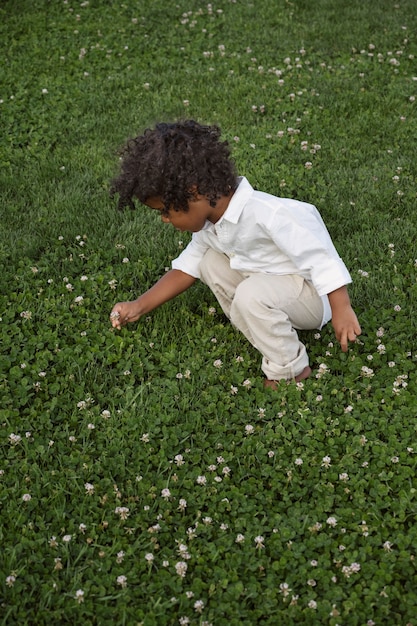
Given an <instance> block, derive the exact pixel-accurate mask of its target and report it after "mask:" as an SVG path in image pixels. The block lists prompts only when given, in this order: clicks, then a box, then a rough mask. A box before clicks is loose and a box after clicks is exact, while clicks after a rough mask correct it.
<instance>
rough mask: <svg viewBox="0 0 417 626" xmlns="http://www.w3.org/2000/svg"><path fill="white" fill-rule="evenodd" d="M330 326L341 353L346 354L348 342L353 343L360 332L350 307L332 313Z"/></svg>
mask: <svg viewBox="0 0 417 626" xmlns="http://www.w3.org/2000/svg"><path fill="white" fill-rule="evenodd" d="M332 324H333V328H334V331H335V334H336V339H337V340H338V342H339V343H340V346H341V348H342V351H343V352H347V349H348V342H349V341H355V340H356V337H358V335H360V334H361V332H362V330H361V327H360V325H359V322H358V318H357V317H356V315H355V312H354V310H353V309H352V307H351V306H349V307H346V308H345V309H344V310H342V311H337V313H336V314H335V313H333V317H332Z"/></svg>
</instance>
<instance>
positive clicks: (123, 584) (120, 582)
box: [116, 575, 127, 588]
mask: <svg viewBox="0 0 417 626" xmlns="http://www.w3.org/2000/svg"><path fill="white" fill-rule="evenodd" d="M116 582H117V584H118V585H120V586H121V587H122V588H125V587H127V578H126V576H123V575H121V576H118V577H117V579H116Z"/></svg>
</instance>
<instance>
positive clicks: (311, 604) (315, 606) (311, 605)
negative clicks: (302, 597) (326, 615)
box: [307, 600, 317, 610]
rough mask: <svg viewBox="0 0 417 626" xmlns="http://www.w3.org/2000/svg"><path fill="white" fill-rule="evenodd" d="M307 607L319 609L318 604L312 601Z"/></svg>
mask: <svg viewBox="0 0 417 626" xmlns="http://www.w3.org/2000/svg"><path fill="white" fill-rule="evenodd" d="M307 606H308V608H309V609H313V610H314V609H317V602H316V601H315V600H310V602H309V603H308V605H307Z"/></svg>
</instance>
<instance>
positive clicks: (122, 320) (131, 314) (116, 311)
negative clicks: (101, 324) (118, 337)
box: [110, 302, 140, 330]
mask: <svg viewBox="0 0 417 626" xmlns="http://www.w3.org/2000/svg"><path fill="white" fill-rule="evenodd" d="M139 318H140V313H139V311H138V307H137V303H136V302H118V303H117V304H115V305H114V307H113V309H112V312H111V313H110V322H111V325H112V326H113V328H117V330H120V329H121V327H122V326H125V325H126V324H127V323H128V322H137V321H138V319H139Z"/></svg>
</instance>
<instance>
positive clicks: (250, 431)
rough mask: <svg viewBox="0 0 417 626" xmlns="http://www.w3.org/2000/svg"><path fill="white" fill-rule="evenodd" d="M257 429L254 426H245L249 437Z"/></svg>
mask: <svg viewBox="0 0 417 626" xmlns="http://www.w3.org/2000/svg"><path fill="white" fill-rule="evenodd" d="M254 430H255V428H254V427H253V426H252V424H246V426H245V433H246V434H247V435H251V434H252V433H253V432H254Z"/></svg>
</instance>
